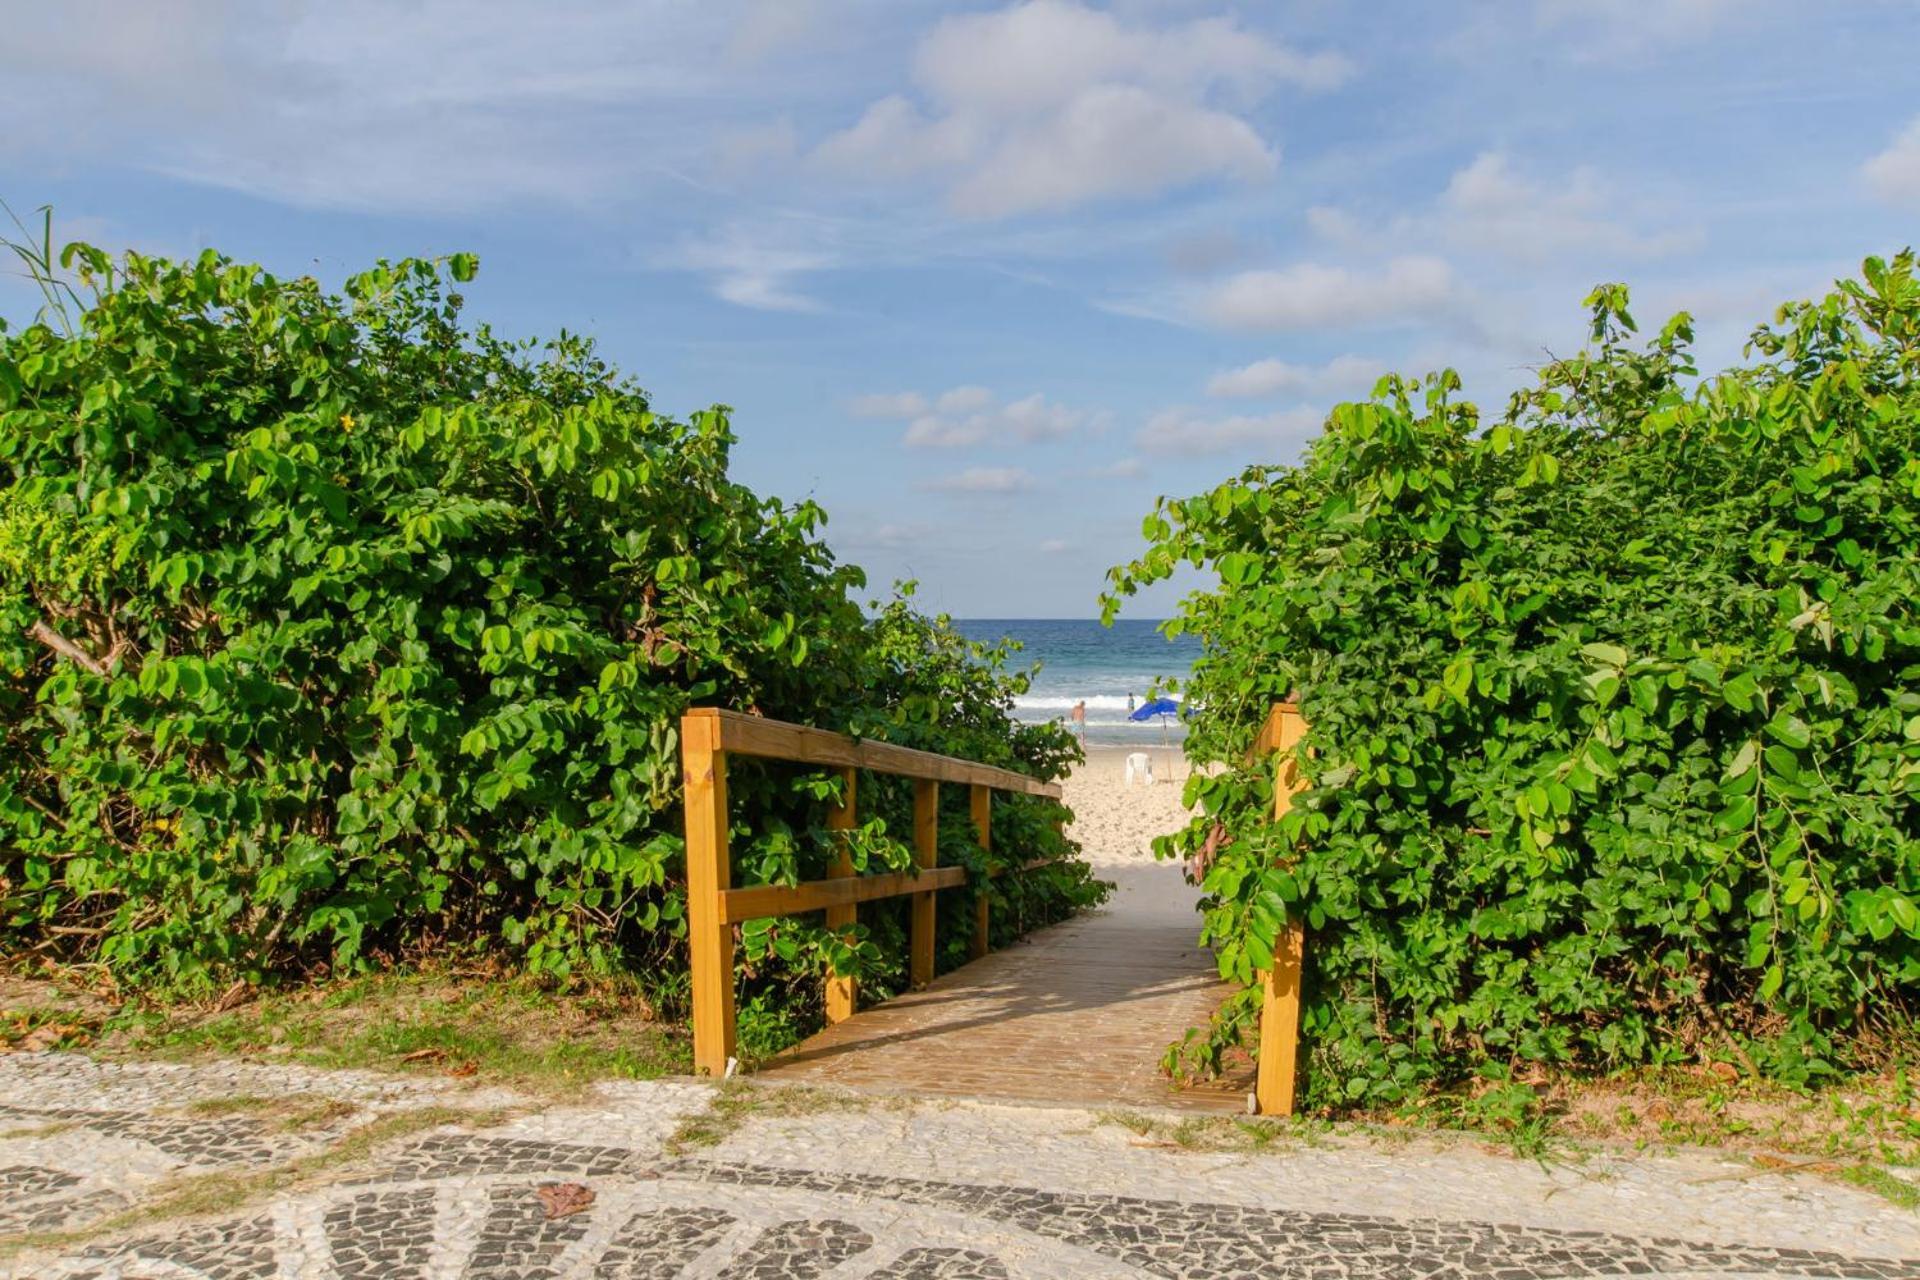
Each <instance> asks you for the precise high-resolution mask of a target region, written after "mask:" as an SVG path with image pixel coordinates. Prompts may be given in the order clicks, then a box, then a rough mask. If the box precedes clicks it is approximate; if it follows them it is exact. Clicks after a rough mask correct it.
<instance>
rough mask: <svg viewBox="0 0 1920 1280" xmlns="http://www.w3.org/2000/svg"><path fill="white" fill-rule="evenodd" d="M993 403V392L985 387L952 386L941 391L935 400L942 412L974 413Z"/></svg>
mask: <svg viewBox="0 0 1920 1280" xmlns="http://www.w3.org/2000/svg"><path fill="white" fill-rule="evenodd" d="M992 403H993V392H991V391H989V390H987V389H986V388H985V387H974V386H966V387H952V388H949V389H948V390H946V391H942V392H941V393H940V399H939V400H937V401H936V402H935V405H936V407H937V408H938V409H939V410H940V412H941V413H973V412H975V411H977V410H980V409H984V408H986V407H987V406H988V405H990V404H992Z"/></svg>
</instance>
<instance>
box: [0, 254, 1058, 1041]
mask: <svg viewBox="0 0 1920 1280" xmlns="http://www.w3.org/2000/svg"><path fill="white" fill-rule="evenodd" d="M26 256H28V258H29V261H30V262H31V261H37V262H38V268H39V270H40V272H41V275H42V278H43V283H45V284H46V287H47V289H48V293H49V299H50V306H49V309H48V310H47V311H46V312H43V317H42V320H41V321H40V322H35V323H33V324H30V325H27V326H25V327H19V328H15V329H12V330H7V329H6V328H5V327H4V326H3V325H0V877H4V879H3V880H0V938H4V941H5V943H6V945H7V946H8V947H9V948H12V949H21V948H28V947H31V948H34V949H35V950H37V951H38V952H39V953H40V954H42V955H44V956H49V957H51V958H54V959H59V960H67V961H92V962H99V963H102V964H104V965H105V966H106V967H107V968H108V969H109V970H110V971H111V972H112V973H113V974H115V975H117V976H119V977H120V978H122V979H124V980H126V981H128V982H130V983H136V984H149V985H158V986H163V987H167V988H170V989H175V990H181V991H188V992H191V991H203V990H207V989H210V988H212V987H214V986H216V985H217V984H224V983H226V982H229V981H231V980H233V979H236V978H239V979H245V980H250V981H257V980H261V979H264V978H267V977H270V976H271V975H273V974H276V973H286V972H306V973H311V972H316V971H320V970H321V969H324V968H331V969H334V970H340V969H354V968H363V967H366V966H368V965H369V964H374V963H379V962H384V961H387V960H391V959H393V958H396V957H402V958H403V957H406V956H408V955H412V954H418V953H420V952H421V951H423V950H428V949H432V950H440V949H445V948H456V949H463V950H486V949H490V948H491V949H496V950H499V951H502V952H504V953H508V954H511V955H514V956H516V957H518V958H519V960H520V962H521V963H522V964H524V966H525V967H527V968H528V969H529V970H531V971H533V972H537V973H545V974H550V975H556V976H569V975H571V976H576V977H578V976H584V975H605V974H620V973H641V974H645V975H647V976H648V978H649V980H650V981H652V982H653V983H655V984H656V986H658V987H659V988H660V989H661V990H662V991H665V992H667V993H668V994H669V995H670V994H671V992H672V990H673V989H674V987H675V985H676V983H677V982H678V981H680V976H681V975H683V974H684V958H683V956H682V955H681V949H680V948H678V947H677V946H676V945H675V944H676V939H677V938H678V937H679V936H680V935H681V928H682V920H683V916H684V910H683V908H684V901H683V897H682V887H681V886H682V866H681V863H682V852H683V851H682V843H681V835H680V832H681V818H680V799H679V795H680V769H679V762H678V745H679V744H678V737H677V726H678V717H679V716H680V714H681V713H682V712H683V711H684V710H685V709H686V708H687V707H688V706H690V705H694V704H717V705H723V706H731V707H735V708H739V709H746V710H753V711H758V712H761V713H764V714H766V715H769V716H774V717H778V718H783V719H789V720H795V721H801V722H805V723H809V724H815V725H820V726H823V727H828V728H837V729H845V730H850V731H853V732H858V733H862V734H867V735H872V736H877V737H886V738H890V739H892V740H896V741H901V742H906V743H909V744H910V745H913V746H918V747H927V748H932V749H936V750H943V751H948V752H954V753H962V754H967V755H971V756H974V757H976V758H982V759H988V760H991V761H992V762H994V763H996V764H1003V765H1010V766H1016V767H1020V768H1024V769H1027V770H1029V771H1032V772H1036V773H1039V774H1042V775H1045V776H1055V775H1057V774H1059V773H1060V772H1062V771H1063V770H1064V768H1065V766H1066V764H1067V763H1068V762H1069V761H1070V759H1071V758H1072V756H1073V753H1074V751H1075V750H1076V748H1074V746H1073V745H1072V744H1071V742H1070V740H1069V739H1068V738H1067V736H1066V735H1065V734H1064V733H1063V732H1061V731H1059V730H1057V729H1049V728H1027V727H1023V726H1020V725H1018V724H1016V723H1014V722H1013V721H1012V720H1011V716H1010V704H1011V699H1012V697H1013V695H1014V694H1015V693H1017V692H1019V691H1020V690H1021V689H1024V688H1025V681H1026V677H1025V676H1024V675H1023V674H1020V673H1018V672H1013V671H1010V670H1008V669H1007V667H1006V665H1005V659H1006V657H1007V652H1006V651H1005V650H1003V649H987V648H983V647H981V646H977V645H969V644H968V643H967V642H965V641H964V640H962V639H960V638H959V637H957V636H956V635H954V634H953V633H952V632H951V631H950V630H949V629H948V628H947V627H946V626H945V623H944V620H938V621H930V620H928V619H926V618H924V617H921V616H919V615H917V614H915V613H914V612H912V610H911V609H910V608H908V606H907V605H906V604H905V603H904V601H902V600H896V601H894V602H893V603H892V604H891V605H890V606H888V607H886V608H884V609H882V610H881V611H880V612H879V613H878V614H877V615H876V616H875V617H873V618H871V619H870V618H869V617H868V616H867V615H866V614H865V613H863V611H862V609H861V608H860V607H859V605H858V603H857V602H856V601H855V599H854V598H853V597H852V595H851V593H852V592H854V591H856V590H858V589H859V588H860V587H861V586H862V585H863V579H862V576H861V574H860V572H859V571H858V570H857V569H854V568H851V567H848V566H843V565H839V564H836V563H835V561H834V559H833V557H832V555H831V554H830V552H829V551H828V549H827V548H826V546H825V545H824V544H823V543H822V542H821V541H820V539H819V537H818V530H819V527H820V525H821V524H822V523H823V521H824V519H825V517H824V515H823V513H822V512H821V510H820V509H819V508H818V507H817V506H815V505H814V504H813V503H811V502H801V503H798V504H794V505H787V504H784V503H781V502H779V501H776V500H772V499H767V498H763V497H760V496H758V495H756V494H754V493H752V492H751V491H749V490H748V489H746V488H744V487H742V486H741V485H739V484H736V483H734V482H733V481H732V480H730V479H729V478H728V471H727V467H728V453H729V448H730V446H731V444H732V442H733V436H732V434H731V432H730V429H729V425H728V415H727V411H726V410H724V409H721V408H714V409H710V410H707V411H705V412H702V413H698V414H695V415H693V417H692V418H691V419H690V420H689V421H687V422H684V423H683V422H677V421H673V420H671V419H668V418H665V417H662V416H660V415H658V414H655V413H654V412H652V410H651V409H650V408H649V405H648V401H647V398H646V396H645V394H644V393H643V392H642V391H641V390H640V389H639V388H638V387H637V386H635V385H634V384H633V383H632V382H630V381H628V380H627V379H625V378H623V377H621V376H620V375H618V374H617V373H616V372H614V371H613V370H611V369H610V368H608V367H607V366H606V365H605V364H604V363H603V362H602V361H601V360H600V359H599V358H597V357H596V356H595V354H594V352H593V349H592V347H591V345H590V344H589V343H587V342H585V341H583V340H581V339H579V338H577V337H574V336H571V335H567V334H564V333H563V334H562V335H561V336H560V337H559V338H558V339H556V340H554V341H552V342H547V343H543V344H535V343H528V342H510V341H507V340H504V339H502V338H500V337H498V336H497V335H495V334H494V333H493V332H491V331H490V330H489V329H487V328H486V327H484V326H482V327H479V328H469V327H466V326H464V325H463V324H462V323H461V320H460V304H461V299H460V295H459V294H458V293H457V292H455V291H454V288H455V286H456V285H457V284H458V283H461V282H464V281H466V280H468V279H470V278H471V277H472V274H473V271H474V262H473V260H472V259H471V258H470V257H469V256H466V255H456V256H454V257H452V258H450V259H447V260H445V261H444V262H440V263H430V262H422V261H406V262H399V263H394V264H386V263H382V264H381V265H379V266H378V267H377V268H376V269H374V270H372V271H369V272H367V273H365V274H363V275H359V276H355V277H353V278H352V279H351V280H349V281H348V282H347V284H346V286H345V291H344V295H333V294H330V293H328V292H326V291H325V290H323V289H322V288H321V287H320V285H318V284H317V283H316V282H315V281H313V280H311V279H297V280H280V279H275V278H273V277H272V276H269V275H267V274H266V273H264V272H263V271H261V270H260V269H259V268H257V267H251V266H243V265H238V264H235V263H233V262H230V261H227V260H225V259H223V258H220V257H218V256H216V255H214V254H211V253H209V254H206V255H204V256H202V257H201V258H200V259H198V260H197V261H194V262H188V263H174V262H169V261H164V260H161V259H156V258H148V257H143V256H139V255H128V256H127V257H126V259H125V260H124V261H121V262H115V261H113V260H110V259H109V258H107V257H106V256H105V255H104V254H101V253H100V252H98V251H96V250H93V249H91V248H86V247H84V246H76V247H74V248H73V249H70V250H69V251H68V261H69V263H70V264H71V265H72V266H74V267H75V268H76V269H77V272H78V277H77V279H76V280H74V281H73V282H72V288H71V289H67V288H66V287H65V286H63V285H60V284H59V283H57V282H56V281H55V280H54V272H53V270H52V265H51V264H50V263H47V262H46V261H45V253H44V250H42V251H41V253H40V255H39V257H38V258H37V259H35V258H34V257H33V256H32V254H31V253H28V254H27V255H26ZM825 791H826V788H825V787H823V785H822V783H821V780H820V778H819V777H818V776H817V775H812V776H803V775H800V774H798V773H797V771H786V772H784V773H783V772H782V771H780V770H777V769H771V768H768V769H754V768H749V767H745V766H744V765H743V767H742V768H741V769H740V771H739V778H738V781H737V783H736V785H735V787H734V806H733V816H734V821H735V823H736V835H735V847H736V850H737V852H738V855H739V859H740V864H741V867H742V871H741V878H742V880H743V881H752V880H754V879H786V880H792V879H795V878H800V877H804V876H808V875H818V874H821V872H822V871H823V870H824V867H825V865H826V859H827V847H826V842H825V840H824V838H823V837H822V836H821V835H820V833H819V830H818V828H819V827H820V826H821V824H822V820H823V816H824V811H823V803H824V797H825ZM1000 808H1001V810H1002V813H1001V816H1000V819H999V822H1001V823H1003V824H1004V831H1003V832H1002V833H1001V834H1000V839H1001V840H1003V841H1004V842H1005V847H1006V848H1009V849H1014V848H1020V847H1022V845H1023V844H1025V845H1026V846H1027V847H1031V846H1032V845H1033V843H1034V842H1035V840H1037V839H1044V838H1051V837H1052V832H1051V826H1050V823H1049V821H1048V818H1047V816H1046V815H1047V814H1050V813H1051V811H1052V810H1051V808H1050V807H1049V806H1043V805H1039V804H1030V803H1009V804H1003V805H1001V806H1000ZM865 816H870V817H874V818H878V819H881V820H883V821H886V820H889V819H890V821H889V822H887V826H886V827H883V826H881V825H880V824H874V825H871V826H869V828H868V829H867V830H866V832H865V833H864V835H863V844H862V849H863V851H864V852H863V856H869V855H870V856H872V857H875V858H878V859H879V860H881V861H882V862H885V863H887V864H888V865H906V864H907V862H908V861H909V859H908V855H907V853H906V851H905V849H904V846H903V845H902V843H901V841H900V840H899V839H897V838H895V837H893V836H890V835H888V834H887V831H888V829H890V830H892V831H905V830H908V829H909V828H908V827H907V825H906V823H905V821H904V818H903V816H902V813H901V812H900V811H899V810H898V808H897V806H896V807H895V808H894V809H889V807H888V802H887V793H886V789H885V788H884V787H879V786H876V787H875V788H874V790H873V799H872V802H870V803H869V804H868V805H867V806H865ZM1037 833H1044V835H1041V834H1037ZM1029 889H1030V891H1031V892H1034V893H1038V894H1041V895H1042V896H1043V897H1044V899H1045V900H1044V902H1043V903H1041V904H1039V906H1038V907H1037V912H1038V914H1041V915H1044V914H1046V913H1048V912H1052V913H1058V912H1063V911H1066V910H1070V909H1071V907H1072V906H1073V905H1074V904H1075V903H1076V902H1079V901H1084V900H1085V899H1086V897H1087V895H1088V894H1089V893H1090V892H1091V891H1092V890H1091V889H1090V887H1089V884H1088V881H1087V877H1086V874H1085V872H1084V868H1082V869H1081V871H1080V872H1079V873H1077V874H1073V873H1063V874H1062V875H1061V876H1059V877H1057V878H1056V879H1054V880H1052V881H1049V882H1047V884H1042V885H1034V886H1030V887H1029ZM947 896H953V895H947ZM790 936H791V937H792V938H793V939H795V940H797V942H798V943H803V944H804V945H794V946H790V947H783V948H782V954H781V955H780V956H779V957H777V961H778V963H777V964H775V965H774V966H772V967H771V968H769V967H767V966H765V965H762V966H760V967H759V968H757V969H756V970H755V973H754V977H755V979H756V980H757V981H758V982H759V983H760V985H761V988H763V989H765V990H775V991H777V990H784V989H788V988H791V989H792V990H793V991H795V992H798V991H800V990H801V989H802V988H803V987H806V984H803V983H800V982H799V981H798V978H797V977H796V975H804V974H808V973H816V974H817V972H818V971H819V969H820V966H821V965H822V964H823V963H825V962H827V961H828V960H830V959H832V958H834V957H833V955H832V954H830V950H829V948H828V945H827V942H826V940H824V939H823V938H822V936H821V934H820V931H819V930H818V929H817V928H813V929H811V930H809V929H808V928H807V927H806V926H805V924H804V922H801V923H799V924H796V925H795V926H794V927H793V929H792V931H791V934H790ZM886 941H887V940H886V939H885V938H880V939H877V940H875V944H874V945H871V946H868V947H867V948H866V950H865V951H864V952H863V954H862V955H861V956H859V957H851V956H841V957H840V959H842V960H843V962H845V963H847V964H848V965H849V966H851V967H855V968H859V967H861V966H878V965H883V964H885V963H890V961H889V960H888V959H887V958H886V956H885V955H884V953H885V951H886V948H885V946H883V945H879V944H880V943H885V942H886ZM856 961H858V963H855V962H856ZM817 985H818V984H817V983H815V984H812V987H817ZM808 989H811V988H808ZM794 998H795V999H797V1000H800V1001H801V1003H804V998H802V997H799V996H797V995H796V996H795V997H794Z"/></svg>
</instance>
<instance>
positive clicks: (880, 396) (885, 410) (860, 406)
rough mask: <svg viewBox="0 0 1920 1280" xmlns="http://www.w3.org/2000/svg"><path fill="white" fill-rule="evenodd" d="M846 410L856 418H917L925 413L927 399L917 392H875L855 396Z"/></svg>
mask: <svg viewBox="0 0 1920 1280" xmlns="http://www.w3.org/2000/svg"><path fill="white" fill-rule="evenodd" d="M847 408H848V409H849V410H851V411H852V413H853V416H854V417H856V418H917V417H919V416H920V415H921V414H923V413H925V412H926V411H927V398H926V397H925V396H923V395H921V394H920V393H919V392H918V391H875V392H872V393H870V394H868V395H864V396H855V397H854V398H853V399H852V400H851V401H850V402H848V405H847Z"/></svg>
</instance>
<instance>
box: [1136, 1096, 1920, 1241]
mask: <svg viewBox="0 0 1920 1280" xmlns="http://www.w3.org/2000/svg"><path fill="white" fill-rule="evenodd" d="M1099 1120H1100V1122H1102V1123H1106V1124H1113V1125H1118V1126H1120V1127H1122V1128H1125V1129H1127V1130H1128V1131H1130V1132H1132V1133H1133V1134H1135V1135H1136V1136H1137V1137H1139V1138H1140V1139H1142V1140H1143V1142H1145V1143H1147V1144H1149V1145H1153V1146H1160V1147H1165V1148H1168V1149H1171V1150H1182V1151H1206V1152H1261V1151H1283V1150H1288V1149H1293V1148H1297V1147H1300V1146H1314V1145H1320V1144H1323V1143H1325V1142H1327V1141H1328V1140H1330V1139H1331V1138H1333V1137H1334V1136H1335V1135H1344V1136H1352V1137H1364V1138H1368V1139H1371V1140H1373V1141H1376V1142H1407V1141H1411V1140H1413V1139H1414V1138H1416V1137H1421V1136H1427V1137H1433V1138H1445V1139H1450V1140H1468V1141H1474V1142H1478V1143H1479V1144H1481V1145H1482V1146H1483V1147H1486V1148H1489V1149H1492V1150H1495V1151H1504V1152H1506V1153H1508V1154H1510V1155H1513V1156H1515V1157H1517V1158H1521V1159H1528V1160H1533V1161H1536V1162H1538V1163H1540V1164H1541V1165H1543V1166H1548V1165H1572V1164H1579V1163H1582V1162H1584V1161H1586V1160H1587V1159H1589V1158H1590V1157H1591V1156H1593V1155H1594V1154H1596V1153H1598V1152H1601V1151H1603V1150H1608V1149H1611V1150H1614V1151H1616V1152H1617V1151H1619V1150H1621V1149H1623V1148H1624V1149H1628V1150H1632V1151H1651V1152H1662V1151H1672V1150H1676V1149H1680V1148H1700V1149H1707V1150H1712V1151H1715V1152H1717V1153H1719V1154H1721V1155H1725V1156H1729V1157H1732V1158H1734V1159H1739V1160H1743V1161H1745V1162H1746V1163H1747V1164H1748V1165H1749V1166H1750V1168H1751V1169H1752V1171H1753V1173H1754V1174H1755V1175H1763V1174H1767V1173H1808V1174H1815V1175H1818V1176H1822V1177H1828V1178H1833V1179H1836V1180H1838V1181H1841V1182H1845V1183H1848V1184H1850V1185H1853V1186H1857V1187H1860V1188H1862V1189H1864V1190H1867V1191H1871V1192H1873V1193H1875V1194H1877V1195H1880V1196H1882V1197H1884V1198H1885V1199H1887V1200H1889V1201H1891V1202H1892V1203H1894V1204H1897V1205H1900V1206H1901V1207H1903V1208H1906V1209H1910V1210H1920V1185H1916V1184H1915V1183H1913V1182H1909V1181H1907V1180H1906V1179H1904V1178H1902V1177H1900V1176H1899V1175H1898V1174H1896V1173H1893V1172H1890V1170H1893V1169H1920V1104H1917V1102H1916V1090H1915V1086H1914V1082H1913V1081H1911V1080H1910V1079H1909V1078H1908V1077H1907V1076H1906V1075H1905V1074H1904V1073H1902V1072H1898V1071H1896V1072H1893V1073H1891V1074H1888V1075H1886V1076H1883V1077H1878V1078H1855V1079H1853V1080H1850V1081H1849V1082H1848V1083H1847V1084H1846V1085H1845V1086H1830V1087H1827V1088H1824V1089H1817V1090H1797V1089H1793V1088H1789V1087H1787V1086H1784V1085H1776V1084H1769V1083H1765V1082H1761V1081H1755V1080H1749V1079H1745V1078H1741V1077H1739V1076H1736V1075H1729V1074H1728V1073H1726V1072H1725V1071H1724V1070H1715V1069H1710V1068H1707V1069H1687V1068H1670V1069H1666V1070H1661V1071H1645V1072H1639V1073H1635V1074H1631V1075H1626V1076H1621V1077H1618V1078H1615V1079H1609V1080H1561V1081H1546V1082H1541V1083H1539V1084H1521V1083H1514V1082H1507V1083H1498V1082H1492V1081H1487V1082H1483V1083H1482V1085H1481V1087H1479V1088H1477V1089H1467V1090H1460V1091H1456V1092H1453V1093H1445V1094H1430V1095H1427V1096H1425V1097H1422V1098H1420V1099H1418V1100H1417V1101H1414V1102H1411V1103H1409V1104H1407V1105H1405V1106H1403V1107H1400V1108H1397V1109H1393V1110H1380V1111H1374V1112H1369V1113H1364V1114H1361V1115H1358V1116H1355V1117H1352V1118H1349V1119H1344V1120H1341V1121H1339V1122H1337V1123H1335V1122H1329V1121H1325V1120H1317V1119H1312V1118H1298V1117H1296V1118H1292V1119H1285V1120H1281V1119H1269V1118H1260V1119H1247V1118H1240V1117H1231V1116H1208V1117H1202V1118H1195V1119H1185V1120H1164V1119H1159V1118H1156V1117H1150V1116H1142V1115H1137V1114H1133V1113H1128V1112H1107V1113H1103V1114H1102V1115H1101V1116H1100V1117H1099Z"/></svg>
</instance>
